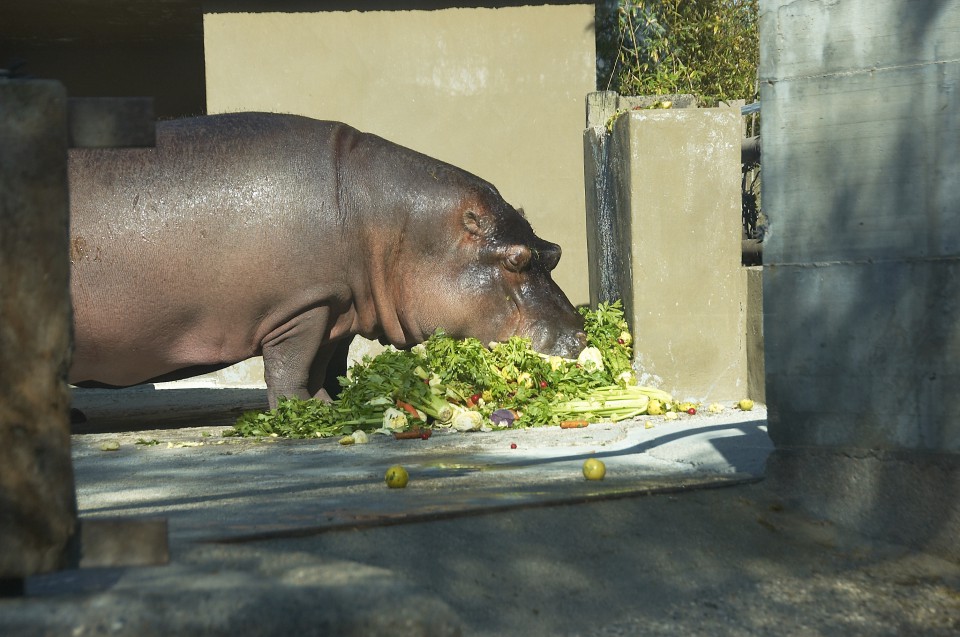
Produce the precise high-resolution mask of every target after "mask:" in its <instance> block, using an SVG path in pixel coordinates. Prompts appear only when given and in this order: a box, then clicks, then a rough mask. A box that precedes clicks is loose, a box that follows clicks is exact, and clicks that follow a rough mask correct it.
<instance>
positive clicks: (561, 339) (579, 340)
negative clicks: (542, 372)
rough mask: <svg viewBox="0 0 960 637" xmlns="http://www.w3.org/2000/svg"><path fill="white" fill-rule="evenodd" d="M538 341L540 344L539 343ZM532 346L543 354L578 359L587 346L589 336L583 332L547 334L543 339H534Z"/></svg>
mask: <svg viewBox="0 0 960 637" xmlns="http://www.w3.org/2000/svg"><path fill="white" fill-rule="evenodd" d="M537 340H539V341H540V342H539V343H538V342H537ZM532 345H533V349H535V350H536V351H538V352H540V353H541V354H546V355H548V356H562V357H563V358H576V357H577V356H579V355H580V352H582V351H583V348H585V347H586V346H587V334H586V333H585V332H583V331H582V330H580V331H576V332H563V333H560V334H554V335H549V334H545V335H543V338H542V339H534V341H533V344H532Z"/></svg>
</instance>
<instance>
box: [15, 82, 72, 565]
mask: <svg viewBox="0 0 960 637" xmlns="http://www.w3.org/2000/svg"><path fill="white" fill-rule="evenodd" d="M66 126H67V100H66V92H65V91H64V89H63V86H62V85H60V84H59V83H57V82H48V81H7V80H0V148H2V152H0V379H2V380H0V441H2V444H0V547H2V549H0V577H10V578H13V577H22V576H24V575H28V574H31V573H36V572H41V571H46V570H50V569H54V568H57V567H59V566H60V565H61V564H62V563H63V560H64V549H65V547H66V544H67V541H68V539H69V537H70V535H71V533H72V531H73V528H74V523H75V511H76V509H75V507H76V504H75V500H74V493H73V473H72V469H71V462H70V437H69V436H70V426H69V421H68V409H69V392H68V390H67V385H66V382H65V379H66V372H67V368H68V366H69V349H70V340H69V339H70V320H71V313H70V292H69V274H70V270H69V262H68V260H67V253H68V231H67V217H68V212H67V210H68V199H67V172H66V162H67V128H66Z"/></svg>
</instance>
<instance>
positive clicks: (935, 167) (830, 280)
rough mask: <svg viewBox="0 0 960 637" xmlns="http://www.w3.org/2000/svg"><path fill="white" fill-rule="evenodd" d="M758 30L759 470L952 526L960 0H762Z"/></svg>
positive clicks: (959, 286) (957, 419)
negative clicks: (763, 423)
mask: <svg viewBox="0 0 960 637" xmlns="http://www.w3.org/2000/svg"><path fill="white" fill-rule="evenodd" d="M760 34H761V63H760V75H761V78H760V80H761V81H760V86H761V90H760V95H761V103H762V104H763V187H764V190H763V202H764V212H765V213H766V214H767V216H768V218H769V223H770V225H769V229H768V233H767V235H766V240H765V246H764V289H763V297H764V338H765V350H766V374H767V378H766V391H767V403H768V414H769V428H770V435H771V437H772V438H773V440H774V442H775V443H776V445H777V446H778V449H777V451H776V452H775V453H774V454H773V456H772V458H771V463H770V476H771V478H772V479H773V480H774V482H776V483H778V484H779V485H780V488H782V489H783V490H784V491H785V492H787V493H790V494H792V495H793V496H795V497H796V498H797V499H798V500H799V501H801V502H802V503H804V504H805V506H807V507H808V508H810V509H811V510H814V511H817V512H820V513H822V514H824V515H827V516H828V517H830V518H831V519H835V520H837V521H840V522H842V523H845V524H849V525H852V526H855V527H857V528H858V529H860V530H862V531H865V532H867V533H871V534H876V535H881V536H884V537H891V538H894V539H901V540H902V539H904V538H908V537H909V536H910V533H906V532H904V529H915V528H917V527H918V525H920V526H922V525H927V526H929V527H931V528H928V529H926V531H925V532H924V533H918V534H915V538H916V540H917V541H918V542H919V543H921V544H923V543H924V542H925V541H926V540H924V538H935V537H937V538H940V537H948V536H951V534H952V537H957V536H960V492H958V488H957V487H958V483H960V407H958V405H957V401H956V396H957V393H958V390H960V321H958V316H960V300H958V299H960V141H958V140H960V117H958V116H957V113H958V112H960V92H958V87H960V2H956V1H955V0H952V1H942V2H927V3H917V2H910V1H909V0H883V1H879V2H878V1H876V0H839V1H837V2H830V3H821V2H787V1H781V0H762V1H761V21H760ZM891 454H893V455H891ZM894 457H895V459H894ZM854 459H855V460H856V463H857V464H858V467H859V469H858V470H857V471H851V470H849V469H850V467H851V466H852V465H851V464H850V463H852V462H854ZM925 459H929V460H930V461H929V462H928V461H927V460H925ZM934 459H935V460H936V462H934V461H933V460H934ZM898 467H899V468H898ZM904 467H909V472H910V480H909V481H907V480H905V479H892V478H891V476H900V478H902V477H903V476H901V475H900V473H899V472H901V470H903V471H906V469H904ZM925 467H926V468H927V469H925ZM858 475H859V476H868V475H871V476H886V477H885V478H884V479H882V480H879V479H878V480H872V479H859V478H857V476H858ZM918 490H919V491H922V492H924V493H927V494H929V497H928V498H924V499H920V498H917V497H916V492H917V491H918ZM931 498H932V500H931ZM932 510H939V511H940V513H939V514H938V515H937V516H936V518H932V517H931V516H930V511H932ZM843 512H847V513H843ZM850 512H857V513H856V514H851V513H850ZM934 544H936V546H935V548H936V549H937V550H939V551H947V552H948V553H950V554H951V556H953V557H956V556H960V544H958V543H953V548H952V549H951V548H950V547H949V546H945V545H944V544H943V543H939V544H937V543H934ZM931 546H933V545H932V544H931ZM951 551H952V553H951Z"/></svg>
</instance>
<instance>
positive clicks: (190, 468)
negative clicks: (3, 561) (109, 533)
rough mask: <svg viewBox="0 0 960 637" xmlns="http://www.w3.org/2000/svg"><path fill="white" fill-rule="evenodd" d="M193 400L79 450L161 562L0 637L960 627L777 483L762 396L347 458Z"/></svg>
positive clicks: (52, 601)
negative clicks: (708, 410)
mask: <svg viewBox="0 0 960 637" xmlns="http://www.w3.org/2000/svg"><path fill="white" fill-rule="evenodd" d="M178 391H179V390H178ZM211 391H225V390H211ZM200 394H203V392H200ZM200 394H196V395H195V397H193V398H190V395H187V394H168V395H165V396H156V395H154V396H153V400H154V401H160V399H163V401H173V402H174V403H177V402H179V403H181V406H182V408H183V409H182V410H179V411H178V412H177V413H180V414H182V413H183V412H184V410H185V411H190V410H191V409H195V410H197V412H196V413H195V416H193V418H194V420H193V421H191V422H184V421H183V420H179V419H178V420H177V421H176V424H177V425H178V428H174V429H140V427H142V426H144V423H150V424H151V425H152V426H156V424H157V423H158V422H160V421H162V420H163V418H162V416H158V415H157V414H156V413H154V414H153V415H152V416H151V415H150V412H151V410H153V411H156V410H157V409H158V408H159V407H158V405H159V403H156V404H154V405H153V406H152V407H144V404H145V403H144V402H143V401H141V402H139V403H138V402H137V400H135V397H134V398H133V399H129V400H128V399H123V400H122V401H121V402H122V403H123V406H122V407H121V406H118V405H116V404H114V406H113V407H110V406H109V405H107V406H104V404H103V403H102V401H101V403H100V406H99V407H96V406H95V405H94V403H97V401H99V400H100V399H98V398H96V397H89V396H88V398H89V399H90V400H91V401H92V402H88V403H87V404H86V409H85V410H86V411H88V415H90V416H91V419H90V422H89V423H88V427H90V428H94V427H96V426H97V421H98V420H100V421H101V424H102V423H103V422H105V421H106V420H107V416H110V417H111V418H113V419H114V423H113V425H112V427H113V428H114V429H122V428H124V423H126V427H127V428H130V429H134V431H129V432H125V433H102V434H78V435H76V436H75V437H74V458H75V471H76V477H77V488H78V502H79V507H80V512H81V517H82V519H95V518H122V519H131V518H139V517H155V516H162V517H165V518H166V519H167V521H168V525H169V544H170V551H171V562H170V564H168V565H166V566H155V567H136V568H106V569H81V570H75V571H63V572H60V573H55V574H49V575H43V576H36V577H32V578H29V579H28V582H27V593H28V594H27V596H25V597H23V598H19V599H17V598H14V599H2V600H0V634H3V635H7V634H10V635H54V634H73V635H91V634H116V635H127V634H129V635H170V634H177V635H221V634H223V635H226V634H231V635H236V634H243V635H287V634H292V633H294V632H296V633H299V634H308V635H309V634H346V635H396V634H404V635H456V634H463V635H512V634H516V635H721V636H723V635H731V636H733V635H777V636H783V635H797V636H800V635H844V636H846V635H870V636H872V635H958V634H960V565H957V564H954V563H951V562H946V561H943V560H940V559H937V558H934V557H932V556H929V555H925V554H923V553H918V552H913V551H909V550H907V549H905V548H902V547H898V546H894V545H888V544H879V543H876V542H871V541H868V540H867V539H865V538H863V537H860V536H858V535H856V534H853V533H849V532H846V531H844V530H843V529H838V528H835V527H833V526H832V525H830V524H828V523H825V522H822V521H818V520H815V519H811V518H809V517H807V516H804V515H803V514H801V513H799V512H797V511H794V510H792V509H791V507H790V505H789V503H786V502H782V501H780V499H779V498H778V497H777V496H776V494H773V493H770V492H769V491H768V490H767V488H766V486H765V484H764V483H763V481H762V474H763V464H764V460H765V458H766V455H767V454H768V453H769V451H770V449H771V445H770V442H769V439H767V438H766V435H765V412H764V410H763V409H762V407H760V408H758V409H756V410H755V411H753V412H749V413H744V412H739V411H733V410H728V411H726V412H724V413H722V414H702V415H697V416H694V417H685V418H683V419H682V420H680V421H675V422H666V421H663V420H661V419H658V418H644V419H638V420H636V421H631V422H628V423H621V424H617V425H611V424H605V425H597V424H591V425H590V426H589V427H587V428H586V429H582V430H560V429H559V428H545V429H538V430H525V431H499V432H492V433H488V434H440V433H438V434H435V435H434V436H433V437H432V438H431V439H430V440H427V441H421V440H413V441H395V440H392V439H388V438H386V437H376V438H375V439H374V440H373V442H371V443H370V444H368V445H359V446H352V447H342V446H340V445H339V444H337V442H336V441H333V440H324V441H319V440H317V441H271V442H256V441H251V440H240V441H238V440H233V439H227V440H224V439H221V438H219V432H220V430H221V429H222V427H221V426H219V425H217V426H211V425H209V424H207V423H215V422H221V421H224V420H229V418H227V417H226V416H225V415H224V414H225V413H230V412H231V409H234V408H235V406H227V407H225V406H224V405H223V404H222V403H218V402H216V401H213V403H210V404H215V405H216V406H215V407H212V408H211V407H203V406H202V405H200V406H199V407H198V406H196V405H194V404H192V403H191V401H195V400H199V401H200V402H201V403H203V402H204V401H206V400H209V397H208V398H203V396H202V395H200ZM197 396H198V397H197ZM218 396H220V397H222V396H223V395H222V394H220V395H218ZM115 398H116V396H113V397H112V398H111V399H110V400H114V399H115ZM187 398H190V400H187ZM148 402H149V401H148ZM160 402H162V401H160ZM254 402H255V399H254ZM165 408H166V407H164V408H163V409H165ZM97 409H102V410H103V411H102V413H101V415H99V416H98V415H97V413H98V412H97ZM163 409H161V412H162V411H163ZM124 413H125V415H124ZM185 424H186V425H194V426H192V427H183V426H182V425H185ZM196 425H203V426H199V427H197V426H196ZM138 440H140V441H143V442H146V441H150V442H153V441H156V442H158V443H159V444H152V445H144V444H137V441H138ZM112 443H117V444H118V445H119V449H117V450H113V451H106V450H104V449H107V448H110V447H112V446H114V445H113V444H112ZM201 443H202V444H201ZM511 443H515V444H516V445H517V448H516V449H511V447H510V445H511ZM591 456H595V457H601V458H603V459H604V461H605V462H606V464H607V468H608V475H607V478H606V479H605V480H604V481H602V482H598V483H593V482H587V481H585V480H584V479H583V477H582V475H581V474H580V466H581V464H582V462H583V459H584V458H586V457H591ZM397 462H399V463H401V464H403V465H404V466H406V467H407V468H408V469H409V471H410V475H411V481H410V484H409V485H408V486H407V488H406V489H402V490H391V489H387V488H386V487H385V486H384V484H383V482H382V476H383V472H384V470H385V469H386V467H387V466H389V465H390V464H393V463H397Z"/></svg>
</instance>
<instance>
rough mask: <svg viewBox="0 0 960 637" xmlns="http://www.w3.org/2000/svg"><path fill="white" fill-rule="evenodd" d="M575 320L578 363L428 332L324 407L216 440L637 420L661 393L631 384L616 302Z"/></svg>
mask: <svg viewBox="0 0 960 637" xmlns="http://www.w3.org/2000/svg"><path fill="white" fill-rule="evenodd" d="M581 313H582V314H583V317H584V328H585V331H586V333H587V344H588V350H590V349H592V348H595V351H592V352H587V351H586V350H585V354H584V355H581V359H580V361H579V362H578V361H571V360H565V359H562V358H560V357H557V356H550V357H546V356H542V355H541V354H538V353H537V352H535V351H534V350H533V349H532V348H531V347H530V342H529V340H528V339H524V338H520V337H513V338H511V339H510V340H508V341H506V342H503V343H494V344H491V346H490V347H487V346H485V345H484V344H483V343H481V342H480V341H478V340H477V339H472V338H468V339H462V340H460V339H454V338H451V337H450V336H448V335H447V334H445V333H444V332H443V331H440V330H438V331H437V333H435V334H434V335H432V336H431V337H430V338H429V339H427V341H426V342H424V343H422V344H420V345H416V346H415V347H413V348H411V349H410V350H408V351H399V350H395V349H392V348H391V349H387V350H386V351H384V352H382V353H381V354H379V355H378V356H376V357H373V358H371V357H369V356H368V357H365V358H364V359H363V360H362V361H360V362H358V363H356V364H355V365H354V366H353V367H352V368H351V369H350V370H349V372H348V374H347V376H346V377H341V378H340V384H341V386H342V388H343V389H342V392H341V394H340V396H339V398H338V399H337V400H336V401H334V402H332V403H324V402H321V401H318V400H298V399H294V398H281V399H280V400H279V401H278V405H277V408H276V409H274V410H271V411H269V412H266V413H261V412H248V413H245V414H243V415H242V416H241V417H240V418H239V419H238V420H237V422H236V424H235V425H234V427H233V429H230V430H227V431H225V432H224V435H226V436H257V437H263V436H278V437H286V438H308V437H309V438H313V437H321V438H322V437H328V436H337V435H344V434H349V433H351V432H352V431H354V430H364V431H382V432H396V431H401V430H404V429H408V428H411V427H425V426H434V427H447V426H452V427H455V428H457V429H459V430H469V429H474V428H476V427H475V426H474V425H476V423H477V416H475V415H470V417H469V418H467V417H466V416H467V415H469V414H465V413H464V412H465V411H468V410H469V411H471V412H475V413H476V414H479V416H480V418H481V419H480V422H482V423H485V425H486V426H491V423H490V421H489V416H490V414H491V413H492V412H493V411H494V410H495V409H508V410H511V411H512V412H513V413H515V414H516V420H515V423H514V425H515V426H520V427H529V426H542V425H550V424H554V425H556V424H560V422H561V421H562V420H564V419H568V418H573V417H576V418H584V417H589V418H591V419H594V420H622V419H626V418H632V417H634V416H637V415H640V414H643V413H645V411H646V407H647V401H648V400H649V398H650V397H657V398H658V399H662V398H663V395H666V394H665V392H660V391H659V390H655V389H651V388H644V387H637V386H636V385H635V382H636V381H635V379H634V376H633V372H632V369H631V359H632V338H631V336H630V332H629V330H628V328H627V322H626V321H625V320H624V317H623V309H622V306H621V305H620V302H619V301H617V302H615V303H612V304H601V305H600V306H599V307H598V308H597V309H596V310H593V311H591V310H587V309H582V310H581ZM588 359H589V360H588ZM598 362H599V364H597V363H598ZM666 396H667V401H669V395H666ZM464 423H466V424H464ZM467 425H470V426H469V427H468V426H467Z"/></svg>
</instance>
